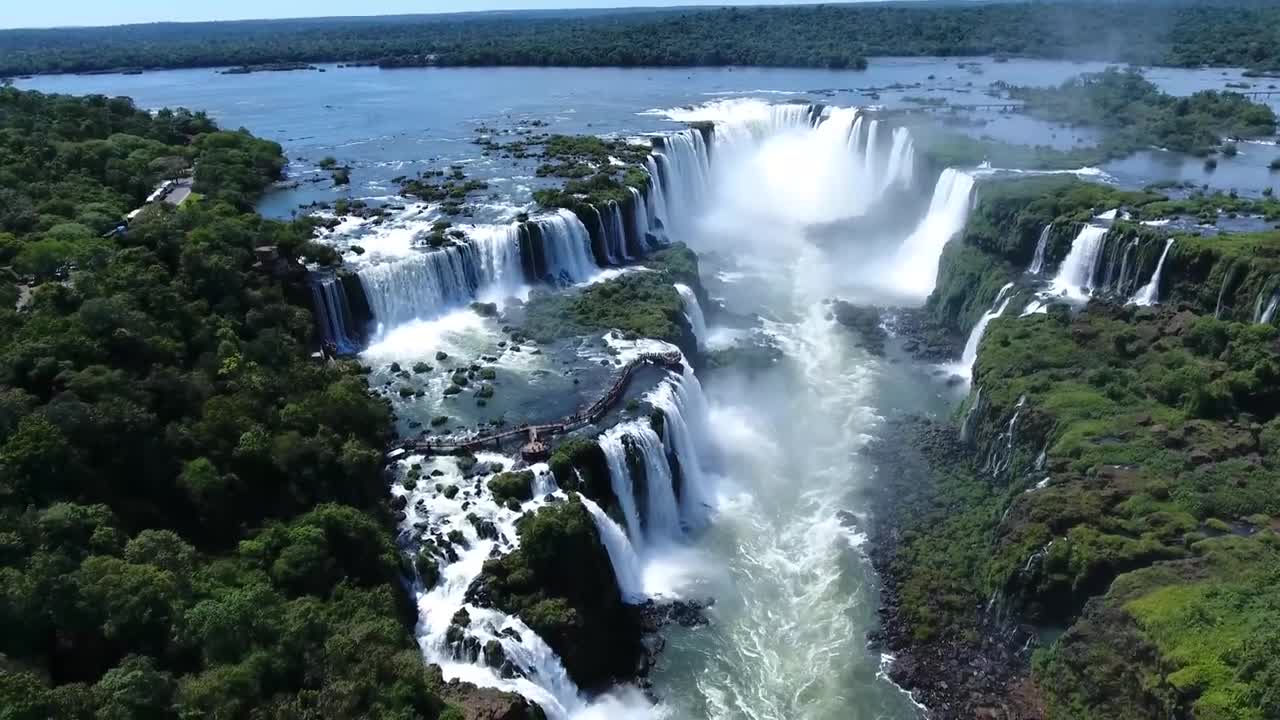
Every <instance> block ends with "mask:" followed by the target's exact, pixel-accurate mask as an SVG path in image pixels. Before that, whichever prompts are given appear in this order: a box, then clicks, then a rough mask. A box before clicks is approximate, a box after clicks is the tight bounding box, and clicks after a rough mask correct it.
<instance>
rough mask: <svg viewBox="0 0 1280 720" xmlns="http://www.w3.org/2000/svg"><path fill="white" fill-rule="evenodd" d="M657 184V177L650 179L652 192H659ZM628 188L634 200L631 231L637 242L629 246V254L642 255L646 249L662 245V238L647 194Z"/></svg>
mask: <svg viewBox="0 0 1280 720" xmlns="http://www.w3.org/2000/svg"><path fill="white" fill-rule="evenodd" d="M656 184H657V179H651V180H650V190H649V191H650V193H656V192H658V191H657V190H656V189H655V185H656ZM627 189H628V190H630V191H631V199H632V201H633V203H632V211H631V222H632V228H631V231H632V234H633V235H634V237H635V242H634V244H632V245H630V246H629V247H628V248H627V254H628V256H629V257H631V256H634V255H642V254H644V253H645V251H647V250H651V249H653V248H655V247H657V246H659V245H661V244H662V240H660V239H659V236H658V233H657V232H656V231H655V229H654V216H653V208H651V207H650V206H649V201H648V199H646V197H645V194H644V193H642V192H640V191H639V190H637V189H635V188H633V187H628V188H627Z"/></svg>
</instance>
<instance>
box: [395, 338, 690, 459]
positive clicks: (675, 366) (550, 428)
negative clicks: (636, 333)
mask: <svg viewBox="0 0 1280 720" xmlns="http://www.w3.org/2000/svg"><path fill="white" fill-rule="evenodd" d="M683 363H684V358H683V356H681V354H680V353H679V351H672V352H669V353H645V354H643V355H640V356H639V357H637V358H636V359H635V360H632V361H631V362H629V363H627V364H626V366H624V367H623V368H622V372H620V373H619V374H618V376H617V377H616V378H614V380H613V383H612V384H610V385H609V389H608V391H607V392H605V394H604V395H602V396H600V397H599V398H598V399H597V400H596V401H595V402H593V403H591V404H590V405H588V406H587V407H585V408H583V409H581V410H579V411H578V412H575V413H574V414H572V415H569V416H567V417H563V418H561V419H559V420H557V421H555V422H551V423H546V424H542V425H530V424H528V423H525V424H522V425H518V426H515V427H512V428H508V429H506V430H501V431H496V432H491V433H485V434H483V435H476V436H472V437H463V438H459V437H437V438H420V439H414V440H407V441H404V442H401V443H399V444H397V445H395V446H393V447H392V450H404V451H406V452H410V453H416V454H422V455H459V454H463V453H467V452H474V451H476V450H482V449H484V448H494V449H500V448H501V447H502V444H503V443H504V442H506V441H509V440H511V439H513V438H521V437H538V438H546V437H550V436H552V435H559V434H562V433H566V432H569V431H571V430H576V429H578V428H580V427H583V426H585V425H589V424H591V423H594V422H596V421H598V420H600V418H602V417H604V416H605V413H607V412H609V410H610V408H612V407H613V406H614V405H616V404H617V403H618V402H619V401H620V400H621V399H622V396H623V395H624V394H625V393H626V391H627V385H629V384H630V383H631V377H632V376H633V375H634V374H635V372H636V370H637V369H639V368H640V366H642V365H657V366H659V367H664V368H666V369H668V370H672V371H676V372H679V371H680V370H681V369H682V367H683Z"/></svg>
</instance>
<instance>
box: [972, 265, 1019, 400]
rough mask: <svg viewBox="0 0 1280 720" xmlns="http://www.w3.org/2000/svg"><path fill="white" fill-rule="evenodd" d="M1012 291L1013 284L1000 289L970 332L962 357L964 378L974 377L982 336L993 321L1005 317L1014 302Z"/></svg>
mask: <svg viewBox="0 0 1280 720" xmlns="http://www.w3.org/2000/svg"><path fill="white" fill-rule="evenodd" d="M1012 289H1013V283H1006V284H1005V286H1004V287H1002V288H1000V293H999V294H998V295H996V299H995V302H993V303H992V304H991V309H990V310H988V311H987V312H985V313H983V315H982V317H981V318H979V319H978V324H976V325H974V326H973V330H972V331H970V332H969V339H968V340H967V341H966V342H965V344H964V353H963V354H962V355H961V356H960V367H959V370H960V371H961V372H960V374H961V375H963V376H964V377H966V378H968V377H972V376H973V364H974V363H975V362H977V361H978V346H979V345H980V344H981V343H982V336H983V334H984V333H986V332H987V326H988V325H990V324H991V321H992V320H995V319H996V318H998V317H1000V316H1001V315H1003V314H1004V311H1005V309H1006V308H1008V307H1009V301H1011V300H1013V295H1012V294H1010V292H1009V291H1010V290H1012ZM1006 296H1007V297H1006Z"/></svg>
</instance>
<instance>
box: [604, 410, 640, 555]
mask: <svg viewBox="0 0 1280 720" xmlns="http://www.w3.org/2000/svg"><path fill="white" fill-rule="evenodd" d="M629 431H630V426H628V425H615V426H614V427H613V428H611V429H609V430H607V431H606V432H605V433H604V434H603V435H601V436H600V439H599V442H600V448H601V449H602V450H604V456H605V459H606V460H607V461H608V464H609V482H610V486H611V488H612V489H613V494H614V496H615V497H617V499H618V507H619V508H621V509H622V517H623V519H624V522H626V526H627V538H628V539H629V540H630V541H631V546H632V547H633V548H640V547H643V546H644V542H645V538H644V526H643V525H642V524H641V523H640V510H639V509H638V508H637V507H636V495H635V485H634V484H633V483H632V482H631V471H630V470H629V469H628V468H627V447H626V445H624V444H623V439H624V438H626V437H627V436H628V435H629V434H630V432H629Z"/></svg>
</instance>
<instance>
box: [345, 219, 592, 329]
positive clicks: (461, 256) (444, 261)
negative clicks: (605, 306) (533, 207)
mask: <svg viewBox="0 0 1280 720" xmlns="http://www.w3.org/2000/svg"><path fill="white" fill-rule="evenodd" d="M575 221H576V218H575ZM579 226H581V223H579ZM465 232H466V237H465V238H464V239H461V240H459V241H458V242H455V243H454V244H452V245H449V246H447V247H443V248H440V249H437V250H431V251H427V252H423V253H419V254H414V255H410V256H409V257H406V258H402V259H399V260H395V261H392V262H386V263H381V264H377V265H370V266H368V267H365V268H363V269H361V270H360V273H359V277H360V283H361V285H362V286H363V287H364V291H365V295H366V296H368V298H369V307H370V309H371V310H372V312H373V317H374V320H375V321H376V322H377V323H378V325H379V327H380V328H381V330H382V331H386V330H388V329H390V328H392V327H395V326H397V325H401V324H403V323H406V322H409V321H411V320H416V319H430V318H435V317H438V316H440V315H442V314H444V313H445V312H447V311H449V310H453V309H456V308H458V307H461V306H464V305H466V304H467V303H469V302H471V301H473V300H476V299H488V300H495V301H496V300H501V299H503V298H506V297H510V296H512V295H518V294H519V293H520V291H521V288H522V287H523V286H524V284H525V277H524V270H523V267H522V264H521V262H522V261H521V257H520V233H519V226H518V225H477V226H474V227H470V228H468V229H466V230H465ZM583 232H584V233H585V229H584V230H583ZM588 276H589V274H588Z"/></svg>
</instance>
